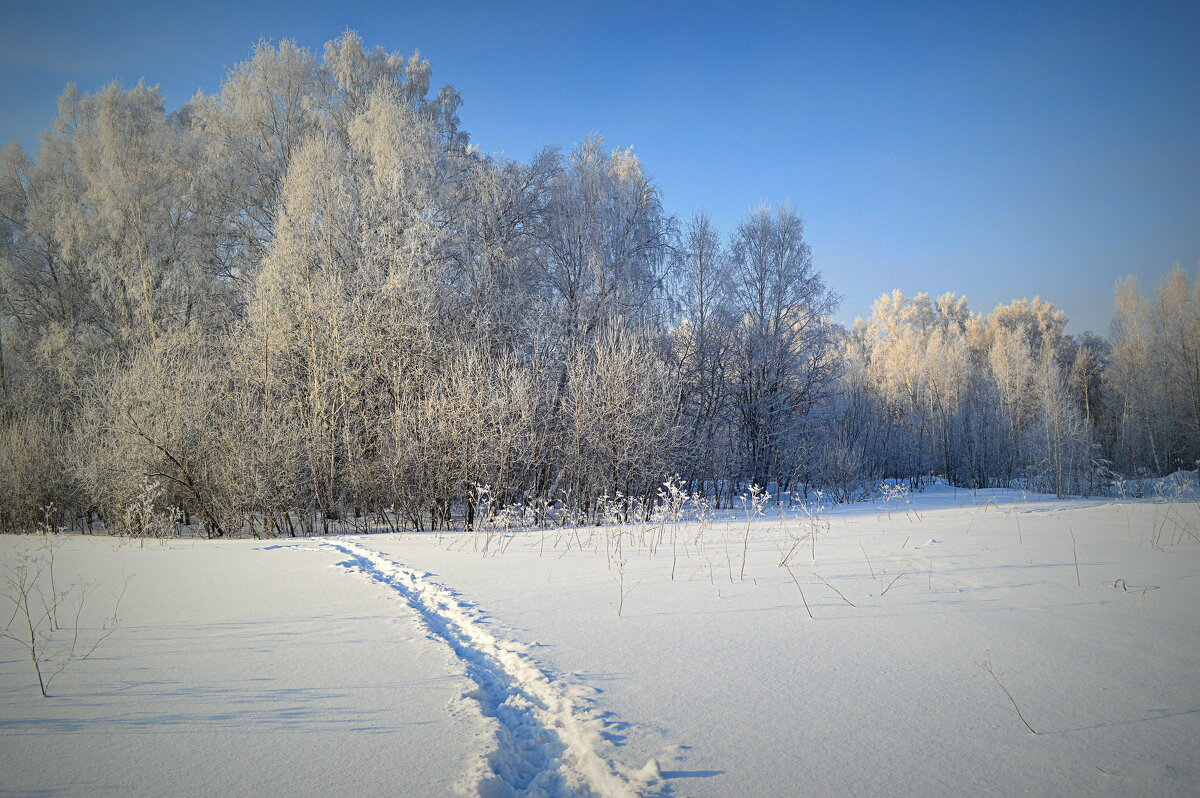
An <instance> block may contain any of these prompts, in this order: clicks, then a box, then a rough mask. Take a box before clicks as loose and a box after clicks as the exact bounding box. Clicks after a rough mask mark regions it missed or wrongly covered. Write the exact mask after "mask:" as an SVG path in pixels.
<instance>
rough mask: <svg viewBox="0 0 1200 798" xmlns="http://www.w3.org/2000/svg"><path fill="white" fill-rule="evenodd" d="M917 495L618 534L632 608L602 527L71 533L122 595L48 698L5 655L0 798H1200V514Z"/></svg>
mask: <svg viewBox="0 0 1200 798" xmlns="http://www.w3.org/2000/svg"><path fill="white" fill-rule="evenodd" d="M910 501H911V506H907V505H906V506H905V507H904V508H903V509H901V508H898V507H897V506H892V507H890V508H889V507H888V506H887V505H885V504H884V503H882V502H881V503H879V504H878V505H875V504H869V503H868V504H857V505H846V506H840V507H837V508H833V509H826V510H824V512H823V513H822V514H821V516H820V518H819V519H818V523H817V528H818V531H819V534H818V535H817V538H816V540H815V545H814V541H813V540H812V539H811V538H803V537H802V536H803V535H804V534H805V533H806V532H807V531H808V530H810V529H812V528H813V526H812V524H811V522H810V520H808V519H806V518H805V517H804V516H802V515H799V514H791V513H784V514H782V515H781V514H780V513H778V512H777V511H775V510H774V508H770V509H768V512H767V513H766V515H765V516H764V517H762V518H761V519H759V520H757V521H754V522H753V523H752V524H751V525H750V526H749V530H750V536H749V541H748V545H747V547H746V558H747V559H746V567H745V579H744V580H743V579H740V578H739V571H740V569H741V556H742V554H741V545H742V540H743V535H745V534H746V531H747V524H746V522H745V521H744V520H740V519H739V518H738V517H737V513H736V512H735V513H734V514H733V515H732V516H731V517H727V518H723V519H721V520H719V521H718V522H715V523H713V524H711V525H710V526H709V527H708V528H707V529H706V530H704V531H703V534H701V533H700V530H699V528H698V527H697V525H696V524H695V523H691V524H689V525H685V526H683V527H681V531H680V532H679V534H678V535H677V536H676V544H677V545H676V547H675V548H676V552H677V554H678V561H677V562H674V563H673V558H672V546H671V537H670V536H671V533H672V529H671V528H670V527H669V526H668V527H666V528H664V529H659V530H657V531H654V530H647V529H646V528H645V527H638V526H634V525H631V526H628V527H625V528H623V529H622V530H620V532H621V535H622V537H621V539H622V544H623V545H622V553H621V555H620V558H621V559H624V561H625V565H624V566H623V568H624V576H623V579H624V599H623V601H622V600H621V596H620V593H621V587H620V586H619V583H618V579H617V572H616V570H615V568H610V557H609V556H608V555H609V553H611V550H610V548H609V545H606V541H607V544H611V543H612V541H613V540H614V539H615V538H614V537H613V535H614V533H615V532H616V530H613V529H607V530H606V529H596V528H585V529H578V530H551V531H548V532H543V531H531V532H525V533H516V534H514V535H513V536H511V537H508V538H505V539H504V540H503V541H500V545H499V546H497V545H496V541H494V540H493V541H492V545H490V546H489V547H488V554H487V555H484V554H482V553H481V550H482V548H483V542H484V541H483V538H482V535H480V536H478V537H477V536H473V535H471V534H469V533H466V534H464V533H455V534H442V535H436V534H431V533H409V534H401V535H370V536H354V537H339V538H326V539H318V538H312V539H301V540H280V541H254V540H236V541H219V542H208V541H196V542H191V541H188V542H184V541H173V542H169V543H166V544H158V543H153V544H151V543H147V544H146V546H145V547H139V546H137V545H132V546H131V545H128V544H126V545H119V542H118V541H116V540H113V539H107V538H81V537H71V538H66V539H65V540H64V544H63V547H62V549H61V551H60V552H59V554H58V559H57V564H56V568H57V570H58V573H59V574H63V575H65V574H71V573H76V572H78V573H80V574H82V575H84V576H85V577H86V578H87V579H89V580H94V581H96V582H98V583H99V584H100V585H101V587H100V588H99V589H97V591H96V592H94V593H93V595H92V598H90V599H89V605H88V611H89V614H90V615H89V616H88V617H86V618H85V621H86V622H88V623H92V624H95V623H98V619H99V618H100V617H102V616H103V614H104V612H106V611H107V610H109V609H111V607H105V606H104V601H103V599H104V598H105V597H106V596H107V591H109V590H111V589H114V588H115V587H119V585H120V583H121V581H122V576H121V575H122V572H123V571H124V572H131V573H136V576H135V578H134V579H133V581H132V582H131V583H130V586H129V590H128V593H127V594H126V596H125V599H124V602H123V604H122V611H121V624H120V625H119V626H118V628H117V630H116V632H115V633H114V634H113V635H112V636H111V637H110V638H108V639H107V640H106V641H105V642H104V644H103V645H102V646H101V648H100V649H99V650H98V651H97V653H96V655H94V656H93V657H92V658H91V659H89V660H87V661H83V662H76V663H73V664H72V665H71V667H70V668H69V669H68V670H67V671H66V672H65V673H64V674H63V675H62V676H61V677H59V680H58V681H56V682H55V683H54V685H53V687H52V690H51V693H52V695H51V697H50V698H48V699H43V698H41V696H40V695H39V694H38V693H37V690H36V685H35V683H34V682H33V675H32V670H31V668H30V666H29V663H28V660H27V658H25V655H24V653H23V652H22V651H21V650H20V649H19V647H17V646H15V644H12V643H10V642H9V641H0V644H2V646H0V761H3V763H4V779H3V785H2V786H0V794H22V795H23V794H30V793H38V794H48V795H78V794H97V793H103V792H111V793H113V794H121V795H161V794H164V792H169V793H171V794H196V795H200V794H205V795H208V794H214V793H215V794H255V795H326V794H330V793H331V792H334V791H337V792H339V793H344V794H384V793H389V794H399V795H446V794H453V793H454V792H460V793H464V792H465V793H468V794H479V795H489V796H491V795H547V796H559V795H576V794H579V795H588V794H594V795H655V794H671V795H694V796H724V795H787V794H806V795H848V794H853V795H861V796H875V795H878V796H884V795H887V796H894V795H930V796H938V795H945V796H951V795H962V794H977V795H997V796H1000V795H1006V796H1007V795H1046V794H1055V795H1079V796H1084V795H1087V796H1092V795H1127V794H1154V795H1193V794H1195V793H1196V791H1197V784H1200V768H1198V766H1197V765H1196V764H1195V763H1196V761H1197V753H1200V752H1198V751H1197V743H1196V740H1198V739H1200V646H1198V645H1197V642H1198V641H1200V613H1197V612H1196V607H1197V606H1200V541H1198V540H1197V539H1196V538H1195V537H1194V536H1195V535H1196V534H1200V504H1197V503H1196V502H1184V501H1172V500H1169V499H1167V500H1161V501H1152V500H1121V501H1114V500H1068V501H1059V500H1053V499H1049V498H1046V497H1041V496H1035V495H1025V494H1021V493H1016V492H1008V491H987V492H984V491H980V492H978V494H974V493H969V492H957V493H956V492H954V491H952V490H950V489H947V488H944V487H941V488H935V489H932V490H930V491H927V492H926V493H923V494H916V495H913V496H912V497H910ZM893 504H894V503H893ZM905 510H907V512H906V511H905ZM826 524H827V526H826ZM606 533H607V534H606ZM657 535H664V537H663V540H664V541H665V542H664V543H663V544H661V545H655V551H654V553H651V551H650V548H651V542H652V541H655V540H656V539H657V538H656V536H657ZM1072 535H1073V537H1074V541H1073V539H1072ZM797 540H801V545H799V546H798V547H796V549H795V551H794V553H793V556H792V557H791V559H790V560H789V562H788V565H789V567H790V572H789V570H788V569H787V568H783V567H780V565H779V562H780V559H781V557H783V556H784V554H785V553H786V552H787V551H788V550H789V547H790V546H792V545H793V543H795V542H796V541H797ZM36 544H37V539H36V538H16V537H4V538H0V553H2V554H3V557H4V561H5V562H6V563H9V562H12V561H13V558H14V557H15V556H16V553H17V551H18V550H28V549H30V548H33V547H35V546H36ZM497 552H499V553H497ZM1076 557H1077V559H1078V582H1077V571H1076ZM673 566H674V568H675V574H676V576H675V579H674V580H672V579H671V571H672V568H673ZM818 575H819V577H820V578H818ZM793 577H794V578H795V579H796V581H797V582H798V584H797V583H796V582H793ZM63 578H69V577H64V576H60V579H63ZM822 579H824V580H825V582H822V581H821V580H822ZM826 583H827V584H826ZM797 588H800V589H797ZM801 590H802V591H803V596H802V594H801ZM835 591H836V592H835ZM839 592H840V594H841V595H840V596H839V595H838V593H839ZM805 600H807V604H808V607H809V608H810V609H811V612H812V614H813V616H814V618H813V619H810V618H809V616H808V613H807V612H806V610H805V603H804V601H805ZM109 603H110V604H111V600H109ZM852 604H853V605H854V606H851V605H852ZM618 606H620V608H621V615H619V616H618V613H617V609H618ZM983 665H990V667H991V668H992V669H993V670H994V672H995V673H996V674H997V675H998V677H999V679H1000V682H999V684H1002V685H1003V688H1002V687H1001V686H999V684H998V683H997V682H996V681H994V680H993V678H992V676H991V675H990V674H989V673H987V672H986V671H985V670H984V669H983V668H982V667H981V666H983ZM1005 689H1006V690H1007V691H1008V692H1009V693H1010V694H1011V695H1012V702H1015V703H1016V706H1018V707H1019V708H1020V710H1021V712H1022V714H1023V715H1024V716H1025V718H1026V719H1027V720H1028V721H1029V723H1030V725H1031V726H1032V727H1033V728H1034V729H1036V730H1037V731H1038V732H1039V733H1038V734H1036V735H1035V734H1031V733H1030V732H1029V730H1027V729H1026V728H1025V726H1024V725H1023V724H1022V723H1021V720H1020V719H1019V718H1018V717H1017V715H1016V713H1015V712H1014V709H1013V707H1014V704H1013V703H1012V702H1010V699H1009V698H1008V697H1007V696H1006V694H1005V692H1004V690H1005Z"/></svg>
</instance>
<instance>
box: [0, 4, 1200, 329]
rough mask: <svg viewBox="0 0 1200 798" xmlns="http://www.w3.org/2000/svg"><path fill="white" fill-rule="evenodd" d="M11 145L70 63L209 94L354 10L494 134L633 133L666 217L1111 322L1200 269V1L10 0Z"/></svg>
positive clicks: (853, 284)
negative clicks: (766, 235)
mask: <svg viewBox="0 0 1200 798" xmlns="http://www.w3.org/2000/svg"><path fill="white" fill-rule="evenodd" d="M0 6H2V8H0V12H2V13H0V18H3V19H4V23H3V25H0V140H3V141H7V140H9V139H13V138H17V139H20V140H21V141H22V143H24V144H25V145H26V147H27V148H32V147H34V146H36V140H37V134H38V131H40V130H42V129H44V128H45V127H47V126H48V124H49V122H50V120H51V118H52V117H53V114H54V110H55V97H56V96H57V95H58V93H59V92H60V91H61V90H62V88H63V86H64V85H65V84H66V82H67V81H71V80H73V81H75V82H77V83H78V84H79V85H80V87H81V88H83V89H85V90H93V89H96V88H99V87H100V86H102V85H103V84H105V83H106V82H108V81H110V80H113V79H117V80H120V81H122V82H123V83H125V84H127V85H128V84H132V83H134V82H136V81H137V79H138V78H140V77H143V76H144V77H146V78H147V80H148V81H149V82H151V83H158V84H161V86H162V88H163V91H164V94H165V95H166V98H167V102H168V104H169V106H171V107H174V106H176V105H178V104H179V103H181V102H183V101H184V100H186V99H187V98H188V97H189V96H190V95H191V94H192V93H193V92H194V91H195V90H196V89H197V88H203V89H204V90H206V91H215V90H216V89H218V88H219V86H220V83H221V80H222V77H223V75H224V73H225V71H226V69H227V68H228V67H230V66H232V65H233V64H235V63H237V62H238V61H241V60H243V59H244V58H246V57H247V55H248V54H249V51H250V47H251V45H252V44H253V42H254V41H255V40H256V39H258V38H259V37H266V38H270V39H275V40H278V39H280V38H292V39H295V40H296V41H298V42H299V43H300V44H302V45H305V46H308V47H311V48H314V49H319V48H320V46H321V44H322V43H324V42H325V41H326V40H328V39H331V38H333V37H335V36H336V35H338V34H339V33H340V32H341V31H342V30H344V29H346V28H353V29H356V30H358V31H359V32H360V33H361V34H362V36H363V38H364V39H365V41H366V43H367V44H368V45H370V46H374V45H377V44H378V45H383V46H384V47H386V48H388V49H390V50H398V51H401V52H404V53H410V52H411V51H412V50H414V49H418V48H419V49H420V50H421V52H422V53H423V54H424V55H425V56H426V57H427V58H429V60H430V61H431V63H432V66H433V82H434V85H435V86H437V85H440V84H442V83H451V84H453V85H454V86H456V87H457V88H458V89H459V90H460V91H461V92H462V93H463V96H464V99H465V104H464V107H463V109H462V113H461V116H462V120H463V126H464V128H465V129H466V130H467V131H468V132H469V133H470V134H471V137H472V140H473V141H474V142H475V143H476V144H478V145H479V146H480V147H482V148H483V149H484V150H485V151H487V152H498V153H503V154H505V155H508V156H510V157H514V158H522V159H524V158H527V157H528V156H529V155H530V154H531V153H532V152H533V151H534V150H536V149H537V148H539V147H541V146H543V145H547V144H557V145H562V146H569V145H570V144H571V143H572V142H576V141H579V140H581V139H582V138H583V137H584V136H585V135H586V134H588V133H589V132H593V131H594V132H598V133H600V134H602V135H604V136H605V137H606V138H607V139H608V141H609V142H610V143H611V144H613V145H614V146H615V145H622V146H625V145H633V146H634V148H635V151H636V152H638V153H639V155H640V156H641V158H642V161H643V163H644V164H645V166H646V168H647V170H648V171H649V172H650V174H651V175H653V176H654V178H655V179H656V180H657V182H658V184H659V186H660V187H661V189H662V192H663V198H664V202H665V204H666V206H667V208H668V209H669V210H670V211H671V212H673V213H675V214H677V215H679V216H681V217H686V216H687V215H689V214H690V213H691V212H692V211H694V210H706V211H708V212H709V213H710V214H711V215H712V217H713V219H714V220H715V221H716V223H717V224H718V225H719V226H720V227H721V228H722V230H725V231H728V230H730V229H731V228H732V227H733V226H734V225H735V224H736V223H737V221H738V219H739V218H740V217H741V216H742V215H743V214H744V213H745V212H746V211H747V210H748V209H750V208H751V207H752V206H754V205H755V204H757V203H758V202H760V201H763V200H766V201H769V202H789V203H791V204H792V206H793V207H794V208H796V209H797V210H798V211H799V212H800V214H801V215H802V216H803V217H804V219H805V221H806V225H807V234H808V238H809V242H810V243H811V245H812V248H813V253H814V257H815V260H816V262H817V264H818V266H819V267H820V268H821V269H822V271H823V272H824V274H825V276H826V279H827V281H828V283H829V285H830V286H831V287H832V288H833V289H834V290H835V291H837V292H838V293H839V294H841V295H842V297H843V298H844V301H843V306H842V310H841V312H840V313H839V317H840V318H841V319H842V320H844V321H849V320H852V319H853V318H854V317H855V316H856V315H865V314H866V313H867V312H868V310H869V307H870V303H871V302H872V300H873V299H874V298H875V297H876V296H878V295H879V294H881V293H883V292H884V291H888V290H891V289H892V288H900V289H902V290H903V291H905V292H906V293H908V294H913V293H915V292H917V291H929V292H931V293H941V292H944V291H951V290H953V291H956V292H958V293H959V294H966V295H967V296H968V297H969V300H970V304H971V307H972V308H974V309H976V310H985V311H986V310H990V309H991V308H992V307H993V306H994V305H995V304H996V303H998V302H1001V301H1007V300H1009V299H1012V298H1015V297H1021V296H1033V295H1035V294H1040V295H1041V296H1042V297H1043V298H1044V299H1048V300H1050V301H1052V302H1054V303H1055V304H1056V305H1058V306H1059V307H1060V308H1062V309H1064V310H1065V311H1066V312H1067V314H1068V316H1069V317H1070V318H1071V319H1072V321H1071V324H1070V327H1069V329H1070V330H1072V331H1075V332H1080V331H1082V330H1084V329H1087V328H1091V329H1095V330H1097V331H1099V332H1105V333H1106V332H1107V330H1108V323H1109V319H1110V317H1111V297H1112V283H1113V280H1114V279H1115V278H1116V277H1118V276H1121V275H1124V274H1135V275H1138V277H1139V278H1140V279H1141V280H1142V282H1143V285H1144V286H1147V287H1148V286H1152V284H1153V282H1154V281H1155V280H1156V279H1157V278H1158V276H1159V275H1161V274H1163V273H1165V272H1166V270H1167V269H1168V268H1170V266H1171V265H1172V264H1173V263H1175V262H1176V261H1178V262H1181V263H1182V264H1183V265H1184V266H1185V267H1187V268H1189V269H1192V268H1194V267H1195V266H1196V265H1197V263H1200V2H1195V0H1192V2H1175V3H1158V2H1136V3H1134V2H1131V3H1121V4H1114V3H1105V2H1083V3H1062V2H1047V1H1046V0H1041V1H1040V2H1033V3H1004V2H992V3H970V2H947V3H919V4H910V5H905V4H900V3H877V4H876V3H870V4H868V3H852V2H840V3H839V2H830V3H821V4H817V3H778V4H771V3H744V4H743V3H727V4H718V3H711V4H706V3H702V2H685V3H673V2H659V3H651V2H647V3H612V2H599V0H597V2H588V3H565V2H563V3H516V2H480V3H456V2H444V1H439V0H426V2H422V3H407V2H397V1H395V0H393V2H379V3H370V2H345V3H337V4H312V5H309V4H305V3H303V2H287V3H274V2H257V1H256V2H248V1H245V0H244V1H243V2H237V3H230V2H201V3H170V2H155V3H128V2H95V0H92V1H91V2H81V3H74V2H72V3H65V2H53V0H50V1H49V2H42V3H28V2H26V3H16V2H13V1H12V0H0Z"/></svg>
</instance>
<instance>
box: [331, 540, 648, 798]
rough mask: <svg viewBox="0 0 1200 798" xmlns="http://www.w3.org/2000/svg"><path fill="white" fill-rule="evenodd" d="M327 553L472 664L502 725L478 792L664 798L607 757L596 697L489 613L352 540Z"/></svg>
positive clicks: (482, 698) (475, 786)
mask: <svg viewBox="0 0 1200 798" xmlns="http://www.w3.org/2000/svg"><path fill="white" fill-rule="evenodd" d="M324 545H326V546H329V547H331V548H334V549H336V550H338V551H340V552H342V553H344V554H346V555H348V556H349V557H350V559H349V560H348V561H346V562H343V563H339V564H340V565H342V566H343V567H345V568H346V569H347V570H350V571H354V572H358V573H361V574H363V575H364V576H366V577H367V578H369V579H371V580H372V581H374V582H376V583H378V584H381V585H383V586H385V587H387V588H389V589H390V590H393V591H395V592H396V593H397V594H399V595H400V596H401V597H402V598H404V600H405V601H406V602H407V603H408V605H409V606H410V607H411V608H412V609H413V610H414V611H416V613H417V615H418V617H419V618H420V620H421V622H422V623H423V624H424V626H425V627H426V628H427V629H428V631H429V632H430V634H431V635H432V636H434V637H435V638H437V639H440V640H442V641H444V642H445V643H446V644H447V645H448V646H449V647H450V649H451V651H453V653H454V655H455V656H456V657H457V658H458V659H459V660H460V661H461V662H462V664H463V667H464V669H465V672H466V675H467V677H468V678H470V679H471V681H472V682H474V683H475V685H476V688H475V689H474V690H472V691H471V692H470V693H469V694H468V695H467V696H466V697H467V698H470V699H474V700H475V701H477V702H478V704H479V708H480V710H481V711H482V713H483V715H484V716H486V717H488V718H491V719H493V720H494V721H495V724H496V727H495V747H494V749H493V750H491V751H488V752H486V753H483V754H482V755H481V757H480V760H479V761H478V762H477V763H476V764H475V765H474V766H473V767H472V772H471V773H470V774H469V776H468V783H467V784H466V785H464V786H465V787H466V788H467V789H468V790H471V791H474V792H477V793H478V794H479V795H484V796H508V795H528V796H546V797H547V798H553V797H555V796H589V795H593V796H641V795H652V794H658V793H659V792H660V790H659V789H655V788H656V787H657V786H658V784H657V782H656V780H655V777H656V776H657V774H649V773H648V774H646V776H647V779H648V780H643V777H642V774H640V773H639V774H636V775H629V774H626V773H624V772H622V770H621V769H620V768H619V767H618V766H617V765H615V764H613V763H612V762H610V761H608V760H607V759H605V758H604V756H603V755H602V754H601V753H600V752H601V750H603V748H604V746H605V745H606V743H605V741H604V737H603V735H602V731H603V728H604V726H605V722H604V721H603V720H601V719H600V718H598V717H596V715H595V714H593V713H592V712H591V711H590V710H589V709H588V707H587V705H588V704H589V703H590V699H588V698H587V690H586V689H582V688H578V687H576V688H569V687H566V686H564V685H563V684H562V683H561V682H560V681H559V680H557V679H555V678H554V677H553V676H552V675H549V674H547V673H546V672H545V671H543V670H542V669H541V668H540V667H538V666H537V665H536V664H535V663H534V662H533V660H532V659H531V657H530V656H529V654H528V647H527V646H526V645H524V644H522V643H517V642H512V641H507V640H502V639H498V638H497V637H496V636H495V635H493V634H492V633H491V632H490V631H489V630H488V628H487V626H486V625H485V618H484V615H483V613H482V612H480V611H479V610H477V609H475V608H474V607H473V606H472V605H470V604H469V603H467V602H465V601H463V600H461V599H460V598H459V597H458V596H457V595H456V594H455V593H454V592H453V591H452V590H450V589H448V588H446V587H444V586H442V585H439V584H438V583H436V582H434V581H432V580H431V579H429V576H430V575H429V574H428V573H424V572H422V571H418V570H414V569H412V568H408V567H406V566H404V565H402V564H400V563H397V562H394V561H392V560H389V559H387V558H386V557H384V556H383V555H382V554H380V553H379V552H377V551H375V550H374V549H371V548H368V547H367V546H364V545H362V544H361V543H358V542H355V541H352V540H349V539H347V538H337V539H334V540H332V541H328V542H326V543H325V544H324Z"/></svg>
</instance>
